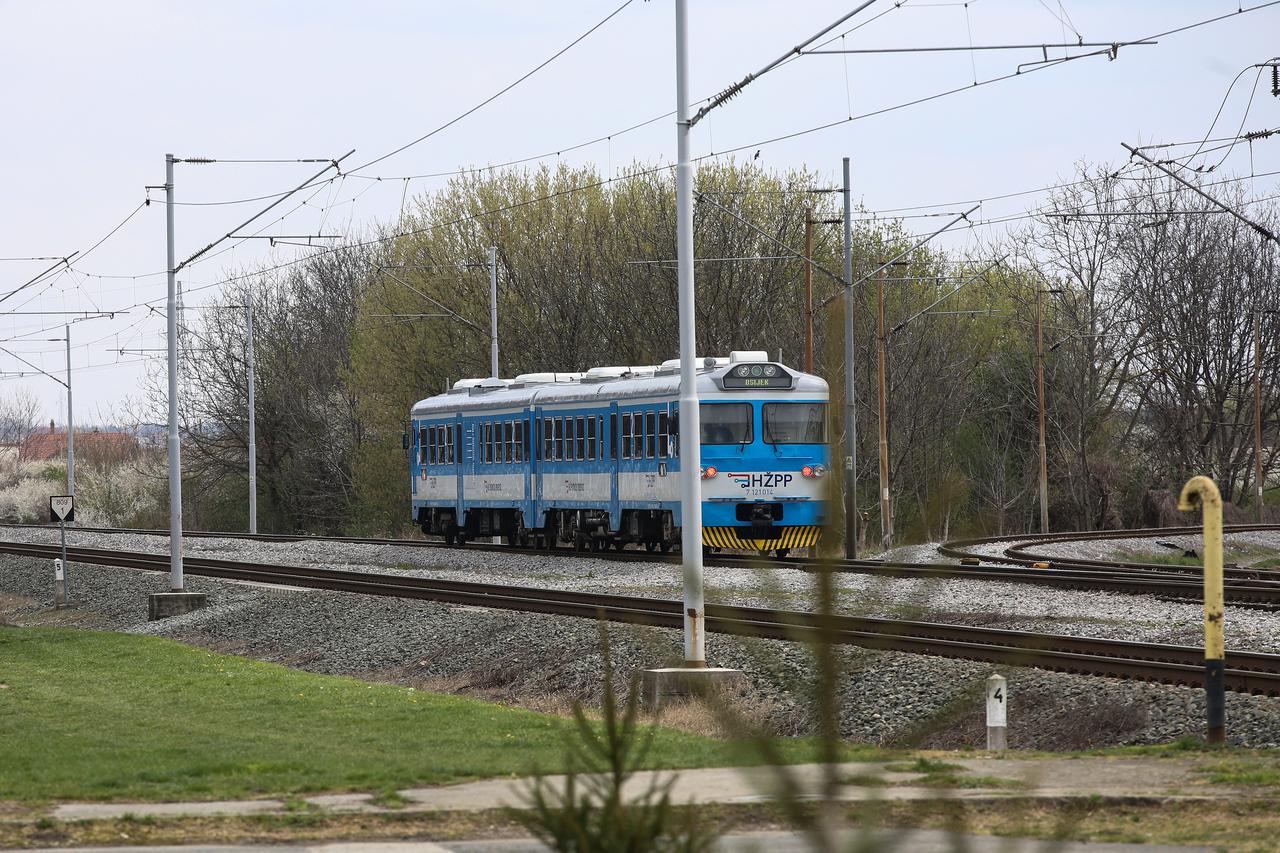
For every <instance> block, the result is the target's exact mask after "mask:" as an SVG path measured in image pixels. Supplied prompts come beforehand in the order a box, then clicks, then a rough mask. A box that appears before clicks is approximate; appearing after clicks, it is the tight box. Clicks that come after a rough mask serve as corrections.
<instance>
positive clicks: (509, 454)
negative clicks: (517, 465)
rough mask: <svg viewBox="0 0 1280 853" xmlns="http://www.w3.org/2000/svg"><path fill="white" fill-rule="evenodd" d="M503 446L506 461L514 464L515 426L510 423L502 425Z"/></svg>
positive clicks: (506, 422)
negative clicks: (504, 447)
mask: <svg viewBox="0 0 1280 853" xmlns="http://www.w3.org/2000/svg"><path fill="white" fill-rule="evenodd" d="M502 438H503V442H502V443H503V444H504V445H505V446H506V451H505V452H506V460H507V461H508V462H514V461H515V457H516V425H515V424H514V423H512V422H511V421H505V422H504V423H503V424H502Z"/></svg>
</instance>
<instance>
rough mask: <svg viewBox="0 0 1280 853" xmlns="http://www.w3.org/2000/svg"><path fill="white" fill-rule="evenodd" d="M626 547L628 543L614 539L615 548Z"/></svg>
mask: <svg viewBox="0 0 1280 853" xmlns="http://www.w3.org/2000/svg"><path fill="white" fill-rule="evenodd" d="M625 547H627V543H626V542H623V541H622V540H621V539H615V540H613V550H615V551H621V550H622V549H623V548H625Z"/></svg>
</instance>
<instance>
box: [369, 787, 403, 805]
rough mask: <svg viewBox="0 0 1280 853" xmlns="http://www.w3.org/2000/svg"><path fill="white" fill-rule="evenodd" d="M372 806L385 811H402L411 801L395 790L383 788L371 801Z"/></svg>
mask: <svg viewBox="0 0 1280 853" xmlns="http://www.w3.org/2000/svg"><path fill="white" fill-rule="evenodd" d="M369 802H370V804H372V805H375V806H381V807H382V808H384V809H402V808H404V807H405V806H407V805H409V801H408V800H406V799H405V798H404V797H402V796H401V795H400V792H399V791H397V790H396V789H395V788H383V789H382V790H381V791H379V792H378V793H376V794H374V795H373V796H372V797H371V798H370V799H369Z"/></svg>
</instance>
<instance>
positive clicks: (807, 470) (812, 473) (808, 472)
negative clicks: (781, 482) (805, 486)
mask: <svg viewBox="0 0 1280 853" xmlns="http://www.w3.org/2000/svg"><path fill="white" fill-rule="evenodd" d="M800 474H801V476H804V477H813V478H816V477H825V476H826V474H827V466H825V465H806V466H804V467H803V468H801V469H800Z"/></svg>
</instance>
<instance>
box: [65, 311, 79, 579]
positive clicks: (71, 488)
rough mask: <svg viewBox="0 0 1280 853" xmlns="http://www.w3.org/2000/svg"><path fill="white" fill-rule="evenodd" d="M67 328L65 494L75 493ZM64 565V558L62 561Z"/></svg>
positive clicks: (69, 353) (74, 440)
mask: <svg viewBox="0 0 1280 853" xmlns="http://www.w3.org/2000/svg"><path fill="white" fill-rule="evenodd" d="M66 330H67V494H69V495H71V496H72V497H75V494H76V420H75V416H74V414H73V412H72V409H71V325H70V324H68V325H67V326H66ZM62 564H63V565H64V566H65V565H66V560H65V559H64V560H63V561H62Z"/></svg>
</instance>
